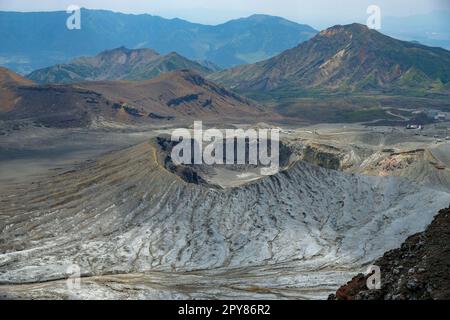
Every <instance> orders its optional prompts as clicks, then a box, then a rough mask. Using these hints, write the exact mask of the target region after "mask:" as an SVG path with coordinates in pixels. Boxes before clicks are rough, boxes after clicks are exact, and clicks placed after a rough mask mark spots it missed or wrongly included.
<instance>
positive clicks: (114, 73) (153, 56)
mask: <svg viewBox="0 0 450 320" xmlns="http://www.w3.org/2000/svg"><path fill="white" fill-rule="evenodd" d="M182 69H190V70H192V71H195V72H197V73H199V74H202V75H206V74H208V73H211V72H213V71H212V70H210V69H208V68H207V67H205V66H203V65H201V64H199V63H197V62H194V61H191V60H189V59H187V58H185V57H183V56H180V55H179V54H177V53H176V52H171V53H169V54H167V55H160V54H159V53H157V52H156V51H153V50H151V49H136V50H131V49H127V48H125V47H120V48H117V49H113V50H107V51H103V52H100V53H99V54H98V55H96V56H94V57H82V58H78V59H75V60H73V61H72V62H70V63H67V64H60V65H56V66H52V67H48V68H44V69H39V70H36V71H33V72H32V73H30V74H29V75H28V76H27V77H28V78H29V79H31V80H33V81H35V82H37V83H74V82H80V81H98V80H146V79H151V78H155V77H157V76H159V75H160V74H162V73H164V72H170V71H175V70H182Z"/></svg>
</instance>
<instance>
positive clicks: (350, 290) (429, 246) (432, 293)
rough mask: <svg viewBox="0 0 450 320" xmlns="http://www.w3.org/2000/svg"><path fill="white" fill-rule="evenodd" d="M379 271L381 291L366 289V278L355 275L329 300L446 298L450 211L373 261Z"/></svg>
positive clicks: (449, 275) (449, 281)
mask: <svg viewBox="0 0 450 320" xmlns="http://www.w3.org/2000/svg"><path fill="white" fill-rule="evenodd" d="M374 264H375V265H377V266H379V267H380V269H381V285H382V286H381V290H368V288H367V287H366V280H367V276H364V275H362V274H360V275H358V276H356V277H355V278H353V279H352V281H350V282H348V283H347V284H346V285H345V286H342V287H341V288H339V290H338V291H337V292H336V294H335V295H332V296H330V298H329V299H338V300H409V299H411V300H429V299H439V300H448V299H450V273H449V270H450V208H448V209H443V210H441V211H439V214H438V215H437V216H436V217H435V218H434V220H433V222H432V223H431V225H430V226H428V228H427V229H426V231H424V232H421V233H418V234H415V235H413V236H411V237H409V238H408V239H407V240H406V241H405V242H404V243H403V244H402V246H401V247H400V248H398V249H395V250H392V251H389V252H387V253H385V254H384V255H383V257H381V258H380V259H378V260H377V261H375V262H374Z"/></svg>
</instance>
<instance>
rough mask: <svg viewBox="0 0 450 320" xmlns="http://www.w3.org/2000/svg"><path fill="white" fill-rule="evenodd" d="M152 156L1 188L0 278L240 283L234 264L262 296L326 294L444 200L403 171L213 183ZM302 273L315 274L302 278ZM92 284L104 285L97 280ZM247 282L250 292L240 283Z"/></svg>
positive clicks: (306, 173)
mask: <svg viewBox="0 0 450 320" xmlns="http://www.w3.org/2000/svg"><path fill="white" fill-rule="evenodd" d="M159 152H160V151H159V150H158V148H157V146H156V143H154V142H151V143H145V144H142V145H139V146H136V147H133V148H131V149H127V150H124V151H121V152H118V153H114V154H111V155H108V156H105V157H104V158H102V159H100V160H98V161H95V162H93V163H88V164H85V165H82V166H80V167H79V168H78V169H76V170H74V171H71V172H67V173H65V174H61V175H57V176H54V177H50V178H48V179H46V180H41V181H38V182H36V183H33V184H31V185H26V186H21V187H18V188H17V189H13V190H6V191H5V192H2V195H1V199H0V201H1V204H2V208H3V210H2V215H1V216H0V229H1V237H0V252H1V254H0V271H1V272H0V282H1V283H2V284H3V285H6V284H23V283H31V282H41V281H50V280H56V279H64V278H66V277H67V267H68V266H69V265H71V264H77V265H78V266H80V268H81V274H82V276H83V277H92V276H100V277H102V276H106V275H111V274H132V273H151V272H163V273H164V274H168V273H171V272H177V273H184V272H196V273H197V274H199V276H200V274H203V275H205V274H206V273H205V272H204V271H202V270H211V269H214V270H217V272H219V271H220V270H221V271H220V272H222V273H223V274H227V275H228V276H227V277H225V276H223V277H222V278H220V279H221V281H222V285H223V286H229V285H230V283H235V282H236V281H241V280H238V279H237V278H236V277H237V275H236V274H234V271H232V270H233V269H234V270H237V269H239V270H240V272H243V273H244V272H246V273H252V274H253V273H255V274H257V275H259V276H261V277H263V278H264V279H265V280H264V282H263V283H260V284H259V285H260V286H261V288H262V289H264V290H267V291H268V292H273V290H282V289H280V281H281V283H283V285H282V287H284V288H288V287H290V286H292V287H296V288H297V290H306V288H309V289H308V290H309V291H310V292H309V294H311V291H314V290H316V291H315V296H316V297H317V295H322V296H325V295H326V294H328V293H329V292H330V288H333V286H334V284H333V283H337V281H339V280H340V279H341V278H342V272H341V271H336V270H348V269H354V268H357V267H358V266H360V265H361V264H363V263H367V262H371V261H373V260H374V259H375V258H376V257H378V256H380V255H381V254H382V253H383V252H384V251H386V250H388V249H392V248H395V247H396V246H397V245H398V243H401V242H402V241H404V240H405V239H406V237H407V236H409V235H411V234H413V233H416V232H419V231H422V230H424V229H425V227H426V226H427V225H428V224H429V223H430V221H431V220H432V218H433V215H434V214H435V212H436V211H437V209H438V208H440V207H443V206H445V205H447V204H448V203H449V199H450V197H449V194H448V193H445V192H438V191H436V190H431V189H427V188H424V187H420V186H415V185H411V184H410V183H409V182H408V181H406V180H403V179H398V178H384V177H360V176H355V175H348V174H345V173H342V172H338V171H334V170H327V169H324V168H320V167H316V166H313V165H310V164H307V163H305V162H296V163H294V164H292V165H291V166H290V167H289V169H287V170H286V171H283V172H280V173H279V174H277V175H274V176H270V177H267V178H264V179H260V180H258V181H255V182H253V183H248V184H245V185H242V186H240V187H235V188H228V189H226V190H217V189H214V188H209V187H208V186H207V185H206V186H205V185H196V184H192V183H187V182H185V181H184V180H182V179H181V178H180V177H179V176H177V175H175V174H173V173H171V172H169V171H168V170H166V169H165V168H164V165H163V164H161V163H160V162H159V160H158V159H160V156H159V155H158V154H159ZM288 266H289V268H290V269H289V268H288ZM250 270H252V271H250ZM288 270H290V271H288ZM294 270H295V271H294ZM324 270H328V271H327V272H324ZM308 272H313V273H314V275H313V276H308V277H307V278H305V277H306V274H307V273H308ZM302 274H303V276H302ZM275 275H276V277H277V279H274V277H275ZM279 277H284V278H283V280H281V278H279ZM238 278H239V279H240V278H241V276H239V277H238ZM161 279H162V278H161ZM176 279H178V278H175V279H172V280H171V281H175V282H176ZM180 279H181V278H180ZM180 281H181V280H180ZM255 281H256V280H255ZM258 281H259V280H258ZM145 283H147V282H145ZM151 283H153V284H151ZM250 283H251V284H253V285H255V282H252V281H250ZM324 283H327V285H326V288H325V289H324V287H323V285H324ZM143 286H144V287H145V286H146V285H145V284H144V285H143ZM148 286H154V282H151V281H150V284H148ZM276 288H278V289H276ZM311 288H315V289H314V290H312V289H311ZM97 289H98V290H100V291H101V292H103V291H102V290H107V288H105V287H104V286H103V285H102V284H101V283H100V284H99V287H98V288H97ZM97 289H96V290H97ZM262 289H261V290H262ZM2 290H3V291H6V292H8V291H10V290H14V288H11V287H8V286H7V287H5V286H3V287H0V291H2ZM39 290H41V291H40V292H41V293H40V294H37V297H39V296H40V297H42V294H44V293H45V292H44V293H42V288H41V289H39ZM139 290H140V289H139ZM152 290H153V291H152V292H153V293H155V292H160V291H158V289H157V288H156V289H155V288H154V287H153V289H152ZM155 290H156V291H155ZM161 290H162V289H161ZM177 290H178V289H177ZM246 290H248V291H246V292H247V293H248V296H251V295H252V294H254V295H256V293H255V292H253V291H251V288H249V287H248V284H247V289H246ZM324 290H325V292H324ZM63 291H64V290H63ZM225 292H226V291H223V292H222V293H220V292H216V293H215V294H214V295H213V296H214V297H225V296H226V295H225ZM319 292H320V294H319ZM140 293H142V291H140ZM172 293H173V292H172ZM29 294H30V295H31V294H32V291H30V293H29ZM85 294H86V295H87V296H88V297H89V294H91V293H90V292H89V291H88V292H86V293H85ZM117 294H119V293H117ZM134 294H137V293H130V295H134ZM142 294H143V293H142ZM289 294H290V295H293V296H294V297H297V298H299V297H301V296H304V295H305V294H306V293H305V292H302V293H300V291H296V292H292V291H289ZM248 296H247V297H248ZM111 297H114V294H113V293H112V294H111ZM116 297H117V295H116ZM147 297H154V295H152V294H150V293H148V295H147ZM211 297H212V296H211Z"/></svg>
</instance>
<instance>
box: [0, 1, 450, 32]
mask: <svg viewBox="0 0 450 320" xmlns="http://www.w3.org/2000/svg"><path fill="white" fill-rule="evenodd" d="M71 4H76V5H78V6H80V7H86V8H95V9H108V10H113V11H120V12H126V13H149V14H153V15H160V16H163V17H166V18H174V17H179V18H183V19H186V20H189V21H192V22H199V23H207V24H218V23H221V22H224V21H227V20H230V19H234V18H239V17H244V16H249V15H251V14H254V13H264V14H270V15H277V16H282V17H285V18H287V19H290V20H293V21H296V22H301V23H308V24H311V25H313V26H315V27H325V26H329V25H331V24H336V23H348V22H354V21H364V20H365V17H366V9H367V7H368V6H369V5H371V4H375V5H378V6H379V7H380V8H381V11H382V15H384V16H407V15H414V14H421V13H429V12H431V11H435V10H447V11H450V0H340V1H338V0H0V10H4V11H54V10H65V9H66V8H67V7H68V6H69V5H71Z"/></svg>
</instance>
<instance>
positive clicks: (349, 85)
mask: <svg viewBox="0 0 450 320" xmlns="http://www.w3.org/2000/svg"><path fill="white" fill-rule="evenodd" d="M449 66H450V52H449V51H447V50H444V49H441V48H431V47H426V46H423V45H420V44H415V43H410V42H405V41H400V40H396V39H393V38H390V37H388V36H385V35H383V34H381V33H379V32H377V31H375V30H370V29H369V28H367V27H366V26H364V25H361V24H351V25H345V26H341V25H338V26H334V27H331V28H329V29H326V30H324V31H322V32H320V33H319V34H317V35H316V36H315V37H313V38H312V39H310V40H308V41H306V42H304V43H301V44H300V45H298V46H297V47H295V48H293V49H289V50H287V51H285V52H283V53H281V54H279V55H278V56H275V57H273V58H271V59H268V60H265V61H262V62H258V63H255V64H251V65H244V66H238V67H235V68H232V69H230V70H225V71H222V72H219V73H216V74H213V75H211V79H212V80H214V81H217V82H219V83H222V84H224V85H226V86H228V87H230V88H233V89H236V90H240V91H244V92H245V91H256V90H264V91H274V90H283V91H293V92H302V91H304V90H309V91H310V90H316V91H320V92H329V91H346V92H363V91H364V92H366V91H371V92H373V91H376V92H395V91H398V90H401V91H413V90H416V91H419V92H421V91H427V90H429V91H442V90H443V91H446V92H447V93H448V89H449V82H450V67H449ZM280 94H281V93H280Z"/></svg>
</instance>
